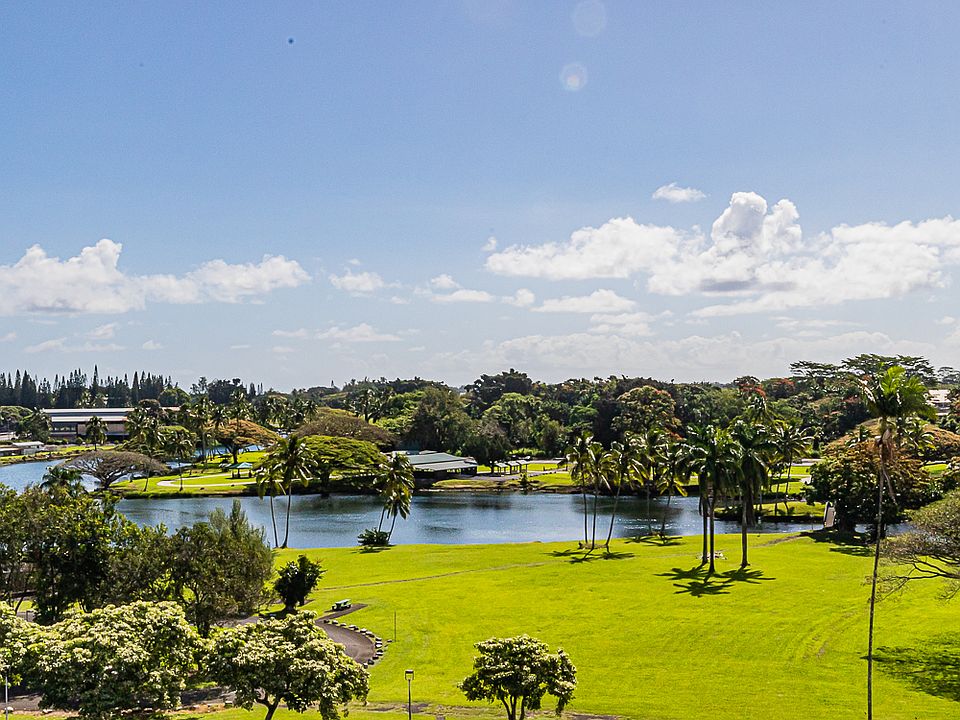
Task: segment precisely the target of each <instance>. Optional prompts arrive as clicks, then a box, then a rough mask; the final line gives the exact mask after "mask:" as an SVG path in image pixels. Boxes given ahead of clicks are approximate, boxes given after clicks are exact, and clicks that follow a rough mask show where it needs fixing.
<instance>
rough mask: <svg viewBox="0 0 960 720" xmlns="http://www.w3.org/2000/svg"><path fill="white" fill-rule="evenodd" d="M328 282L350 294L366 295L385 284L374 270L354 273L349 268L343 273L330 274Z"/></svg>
mask: <svg viewBox="0 0 960 720" xmlns="http://www.w3.org/2000/svg"><path fill="white" fill-rule="evenodd" d="M330 282H331V284H332V285H333V286H334V287H335V288H337V290H343V291H344V292H348V293H350V294H351V295H368V294H370V293H373V292H376V291H377V290H380V289H381V288H384V287H386V285H387V284H386V283H385V282H384V281H383V278H382V277H380V276H379V275H378V274H377V273H375V272H359V273H355V272H353V271H352V270H350V269H347V271H346V272H345V273H344V274H343V275H330Z"/></svg>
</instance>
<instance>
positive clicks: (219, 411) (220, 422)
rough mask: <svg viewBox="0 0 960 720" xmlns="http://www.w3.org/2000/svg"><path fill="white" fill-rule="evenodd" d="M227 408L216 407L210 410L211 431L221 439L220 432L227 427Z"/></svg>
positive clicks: (222, 406)
mask: <svg viewBox="0 0 960 720" xmlns="http://www.w3.org/2000/svg"><path fill="white" fill-rule="evenodd" d="M228 420H229V418H228V417H227V408H226V406H224V405H214V406H213V407H211V408H210V429H211V430H213V434H214V436H215V437H217V438H219V437H220V431H221V430H223V428H224V427H226V425H227V421H228Z"/></svg>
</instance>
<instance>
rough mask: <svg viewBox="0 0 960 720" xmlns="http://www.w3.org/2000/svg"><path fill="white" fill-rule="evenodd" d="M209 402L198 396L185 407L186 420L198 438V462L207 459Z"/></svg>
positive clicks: (207, 399) (205, 398)
mask: <svg viewBox="0 0 960 720" xmlns="http://www.w3.org/2000/svg"><path fill="white" fill-rule="evenodd" d="M210 414H211V403H210V399H209V398H207V397H202V396H201V397H198V398H197V399H196V400H195V401H194V402H193V404H192V405H190V406H189V407H188V408H187V422H188V423H189V425H190V426H191V427H192V429H193V431H194V432H195V433H196V434H197V438H198V439H199V440H200V462H201V463H205V462H206V461H207V438H209V437H210Z"/></svg>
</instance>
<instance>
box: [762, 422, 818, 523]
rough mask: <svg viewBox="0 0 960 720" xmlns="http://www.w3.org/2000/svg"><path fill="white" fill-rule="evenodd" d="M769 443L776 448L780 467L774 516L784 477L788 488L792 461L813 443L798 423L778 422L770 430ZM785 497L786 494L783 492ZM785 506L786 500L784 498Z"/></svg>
mask: <svg viewBox="0 0 960 720" xmlns="http://www.w3.org/2000/svg"><path fill="white" fill-rule="evenodd" d="M770 435H771V438H770V439H771V441H772V442H773V444H774V446H775V447H776V452H777V458H778V464H779V466H780V475H779V477H778V482H777V491H776V492H777V494H776V495H774V498H773V514H774V516H776V514H777V507H778V505H779V502H780V495H779V493H780V484H781V482H783V481H784V476H786V481H785V482H786V485H787V489H789V487H790V471H791V468H792V467H793V461H794V459H796V458H798V457H802V456H803V454H804V453H805V452H806V451H807V448H809V447H810V443H811V442H813V437H812V436H811V435H810V433H809V432H808V431H807V430H805V429H803V428H802V427H801V426H800V425H799V423H789V422H778V423H776V424H774V425H773V426H772V427H771V428H770ZM784 495H786V492H784ZM784 506H786V498H784Z"/></svg>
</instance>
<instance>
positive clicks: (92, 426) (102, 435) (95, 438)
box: [86, 415, 107, 450]
mask: <svg viewBox="0 0 960 720" xmlns="http://www.w3.org/2000/svg"><path fill="white" fill-rule="evenodd" d="M86 437H87V441H88V442H92V443H93V449H94V450H99V448H100V446H101V445H103V443H105V442H106V441H107V424H106V423H105V422H104V421H103V420H102V419H101V418H100V417H99V416H97V415H94V416H93V417H92V418H90V420H89V421H88V422H87V432H86Z"/></svg>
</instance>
